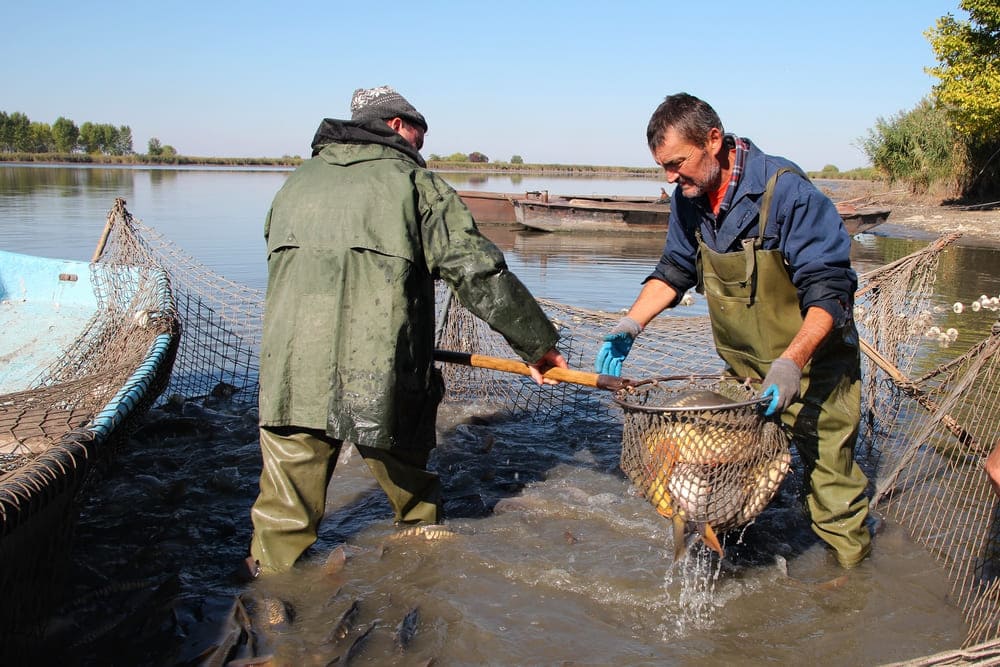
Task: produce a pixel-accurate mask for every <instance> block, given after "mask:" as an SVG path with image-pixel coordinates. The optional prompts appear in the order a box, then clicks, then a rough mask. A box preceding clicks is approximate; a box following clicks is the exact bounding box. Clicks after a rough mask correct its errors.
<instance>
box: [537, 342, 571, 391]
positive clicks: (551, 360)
mask: <svg viewBox="0 0 1000 667" xmlns="http://www.w3.org/2000/svg"><path fill="white" fill-rule="evenodd" d="M553 366H558V367H559V368H569V364H567V363H566V359H564V358H563V356H562V355H561V354H560V353H559V350H557V349H556V348H552V349H551V350H549V351H548V352H546V353H545V354H543V355H542V358H541V359H539V360H538V361H536V362H535V363H533V364H528V368H529V369H530V370H531V379H532V380H534V381H535V382H536V383H537V384H540V385H541V384H559V381H558V380H553V379H551V378H547V377H542V373H544V372H545V371H547V370H548V369H550V368H552V367H553Z"/></svg>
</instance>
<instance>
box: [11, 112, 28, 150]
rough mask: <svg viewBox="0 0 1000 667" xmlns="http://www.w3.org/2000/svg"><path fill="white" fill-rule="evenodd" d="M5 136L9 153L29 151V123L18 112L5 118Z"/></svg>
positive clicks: (26, 118)
mask: <svg viewBox="0 0 1000 667" xmlns="http://www.w3.org/2000/svg"><path fill="white" fill-rule="evenodd" d="M6 134H7V136H8V142H9V148H8V150H10V151H15V152H16V151H20V152H29V151H30V150H31V121H30V120H28V117H27V116H26V115H24V114H23V113H21V112H20V111H15V112H14V113H12V114H11V115H10V116H8V117H7V133H6Z"/></svg>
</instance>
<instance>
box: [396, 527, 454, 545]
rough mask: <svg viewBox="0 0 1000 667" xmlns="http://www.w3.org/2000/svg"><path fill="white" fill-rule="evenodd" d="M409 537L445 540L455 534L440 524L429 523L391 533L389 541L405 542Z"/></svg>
mask: <svg viewBox="0 0 1000 667" xmlns="http://www.w3.org/2000/svg"><path fill="white" fill-rule="evenodd" d="M411 537H423V538H424V539H425V540H429V541H434V540H447V539H451V538H453V537H455V533H454V532H452V531H451V530H448V529H447V528H445V527H444V526H442V525H441V524H436V523H430V524H425V525H421V526H410V527H408V528H403V529H402V530H399V531H397V532H395V533H393V534H392V535H391V536H390V537H389V539H390V540H393V541H395V540H405V539H408V538H411Z"/></svg>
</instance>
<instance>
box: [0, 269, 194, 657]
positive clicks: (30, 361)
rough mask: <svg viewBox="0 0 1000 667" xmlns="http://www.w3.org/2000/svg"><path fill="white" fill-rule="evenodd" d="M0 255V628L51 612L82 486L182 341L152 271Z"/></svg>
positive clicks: (161, 380) (165, 283) (20, 633)
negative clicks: (1, 361)
mask: <svg viewBox="0 0 1000 667" xmlns="http://www.w3.org/2000/svg"><path fill="white" fill-rule="evenodd" d="M120 259H121V256H120V255H119V256H118V257H117V258H115V259H114V260H112V261H110V262H100V261H95V262H81V261H71V260H63V259H50V258H44V257H36V256H33V255H25V254H18V253H13V252H5V251H0V359H2V360H3V363H2V364H0V590H2V591H3V595H2V597H0V635H2V636H3V637H5V643H4V646H3V651H2V655H3V656H4V660H3V661H4V662H6V659H7V658H10V657H11V655H16V654H17V651H18V647H23V646H31V645H32V640H33V638H34V637H35V635H37V632H38V629H39V625H40V624H41V620H40V619H43V618H44V616H45V614H46V613H48V612H49V611H51V609H50V608H51V605H52V604H54V602H55V601H56V599H57V597H58V595H59V593H60V592H61V587H62V583H63V579H64V577H63V576H62V574H63V572H64V570H65V569H66V568H65V565H66V561H65V559H66V558H67V557H68V554H69V547H70V540H71V536H72V533H73V527H74V525H75V523H76V517H77V515H78V513H79V507H78V504H79V503H80V501H81V500H82V491H83V490H84V489H85V488H86V487H85V482H87V481H89V479H91V478H92V477H93V476H94V474H95V473H99V472H100V471H101V470H102V468H103V467H105V466H106V465H107V464H108V463H110V462H111V460H113V453H114V451H115V449H116V448H117V447H119V446H121V444H122V443H123V442H124V440H125V438H126V436H127V433H128V431H129V428H130V427H131V425H132V424H134V422H135V420H136V418H137V417H138V416H140V415H141V414H142V413H143V412H144V411H145V409H146V408H148V407H149V406H150V405H151V404H152V402H153V401H154V400H155V399H156V397H157V396H158V395H159V393H160V392H162V391H163V389H164V388H165V387H166V385H167V382H168V380H169V376H170V371H171V368H172V365H173V360H174V356H175V353H176V349H177V344H178V339H179V335H180V334H179V329H178V324H177V318H176V309H175V305H174V298H173V294H172V291H171V288H170V281H169V279H168V276H167V274H166V273H165V272H164V271H163V270H161V269H159V268H156V267H154V266H149V265H127V264H122V263H120Z"/></svg>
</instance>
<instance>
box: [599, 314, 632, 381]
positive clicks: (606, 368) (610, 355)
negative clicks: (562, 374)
mask: <svg viewBox="0 0 1000 667" xmlns="http://www.w3.org/2000/svg"><path fill="white" fill-rule="evenodd" d="M641 331H642V327H641V326H640V325H639V323H638V322H636V321H635V320H633V319H632V318H631V317H623V318H622V319H621V320H620V321H619V322H618V324H617V325H616V326H615V328H614V329H612V330H611V333H609V334H607V335H606V336H605V337H604V344H603V345H601V349H600V350H598V351H597V359H596V360H595V361H594V371H595V372H597V373H600V374H602V375H614V376H615V377H618V376H620V375H621V374H622V362H623V361H625V357H627V356H628V353H629V351H630V350H631V349H632V343H634V342H635V338H636V336H638V335H639V332H641Z"/></svg>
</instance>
